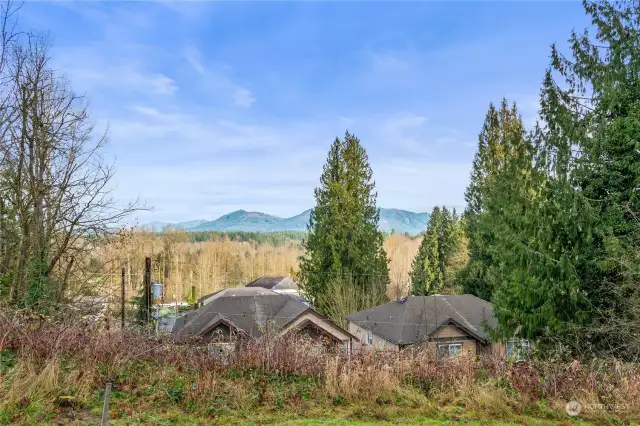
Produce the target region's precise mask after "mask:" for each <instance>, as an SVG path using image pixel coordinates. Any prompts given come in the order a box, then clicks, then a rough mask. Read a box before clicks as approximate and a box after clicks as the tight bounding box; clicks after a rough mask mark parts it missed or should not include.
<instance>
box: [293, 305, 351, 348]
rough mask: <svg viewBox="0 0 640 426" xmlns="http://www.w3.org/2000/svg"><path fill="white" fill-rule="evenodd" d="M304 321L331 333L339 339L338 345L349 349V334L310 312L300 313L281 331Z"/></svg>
mask: <svg viewBox="0 0 640 426" xmlns="http://www.w3.org/2000/svg"><path fill="white" fill-rule="evenodd" d="M305 321H309V322H312V323H313V324H315V325H316V326H317V327H318V328H320V329H322V330H324V331H326V332H327V333H329V334H331V335H333V336H334V337H335V338H336V339H338V340H340V346H341V347H342V349H344V350H347V351H349V350H350V349H351V336H349V335H348V334H346V333H344V332H343V331H342V330H341V329H339V328H338V327H336V326H334V325H333V324H331V323H329V322H327V321H325V320H323V319H322V318H320V317H318V316H317V315H314V314H313V313H311V312H307V313H305V314H303V315H300V316H299V317H298V318H296V319H295V321H293V322H292V323H291V324H289V325H288V326H287V328H286V329H284V330H283V333H286V332H287V330H290V329H291V328H293V327H297V326H298V325H299V324H302V323H303V322H305Z"/></svg>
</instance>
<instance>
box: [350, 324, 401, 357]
mask: <svg viewBox="0 0 640 426" xmlns="http://www.w3.org/2000/svg"><path fill="white" fill-rule="evenodd" d="M349 333H351V334H353V335H354V336H356V337H357V338H358V340H359V341H360V342H359V344H357V345H355V346H354V349H359V347H360V346H364V347H368V348H371V349H377V350H387V351H389V350H392V351H395V350H398V345H396V344H395V343H392V342H390V341H388V340H386V339H383V338H382V337H380V336H378V335H376V334H373V336H372V337H373V342H372V344H371V345H369V344H368V343H367V330H366V329H364V328H362V327H360V326H359V325H357V324H355V323H353V322H351V321H349Z"/></svg>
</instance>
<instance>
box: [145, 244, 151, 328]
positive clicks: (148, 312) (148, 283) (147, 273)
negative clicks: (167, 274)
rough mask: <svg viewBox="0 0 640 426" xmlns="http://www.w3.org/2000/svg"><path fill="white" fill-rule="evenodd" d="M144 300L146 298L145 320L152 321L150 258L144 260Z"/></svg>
mask: <svg viewBox="0 0 640 426" xmlns="http://www.w3.org/2000/svg"><path fill="white" fill-rule="evenodd" d="M144 298H145V307H144V308H145V319H146V320H147V322H150V321H151V303H152V294H151V258H150V257H149V256H147V257H145V259H144Z"/></svg>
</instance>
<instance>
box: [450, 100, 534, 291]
mask: <svg viewBox="0 0 640 426" xmlns="http://www.w3.org/2000/svg"><path fill="white" fill-rule="evenodd" d="M523 135H524V127H523V125H522V121H521V119H520V117H519V116H518V111H517V108H516V105H515V104H514V105H513V106H512V107H509V105H508V103H507V100H506V99H503V100H502V104H501V106H500V109H496V108H495V106H494V105H493V104H490V105H489V110H488V111H487V114H486V117H485V121H484V124H483V126H482V131H481V132H480V135H479V137H478V151H477V152H476V154H475V157H474V159H473V164H472V171H471V179H470V182H469V186H468V187H467V190H466V192H465V201H466V202H467V207H466V209H465V212H464V218H465V221H466V227H467V235H468V238H469V256H470V259H469V262H468V263H467V265H466V266H465V267H464V268H463V270H462V271H460V273H459V274H458V281H459V282H460V285H461V286H462V288H463V290H464V292H466V293H471V294H475V295H476V296H478V297H480V298H482V299H485V300H491V298H492V295H493V288H494V285H495V278H493V277H492V275H491V265H492V264H493V263H494V261H493V259H492V257H491V247H492V246H493V245H494V242H493V235H492V232H491V229H490V228H489V229H487V227H482V226H481V225H480V222H481V220H482V218H483V217H485V216H486V215H487V214H489V213H488V212H487V206H486V203H487V194H488V193H489V192H490V191H491V190H492V188H493V187H494V186H495V180H496V175H497V173H498V172H499V170H500V168H501V167H502V165H503V164H504V162H505V158H506V153H507V152H510V150H511V148H510V145H511V144H513V143H514V142H513V141H519V140H522V138H523Z"/></svg>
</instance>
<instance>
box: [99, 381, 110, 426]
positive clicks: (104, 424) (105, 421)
mask: <svg viewBox="0 0 640 426" xmlns="http://www.w3.org/2000/svg"><path fill="white" fill-rule="evenodd" d="M110 396H111V383H107V387H106V389H105V390H104V405H103V406H102V421H101V422H100V425H101V426H109V397H110Z"/></svg>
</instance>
